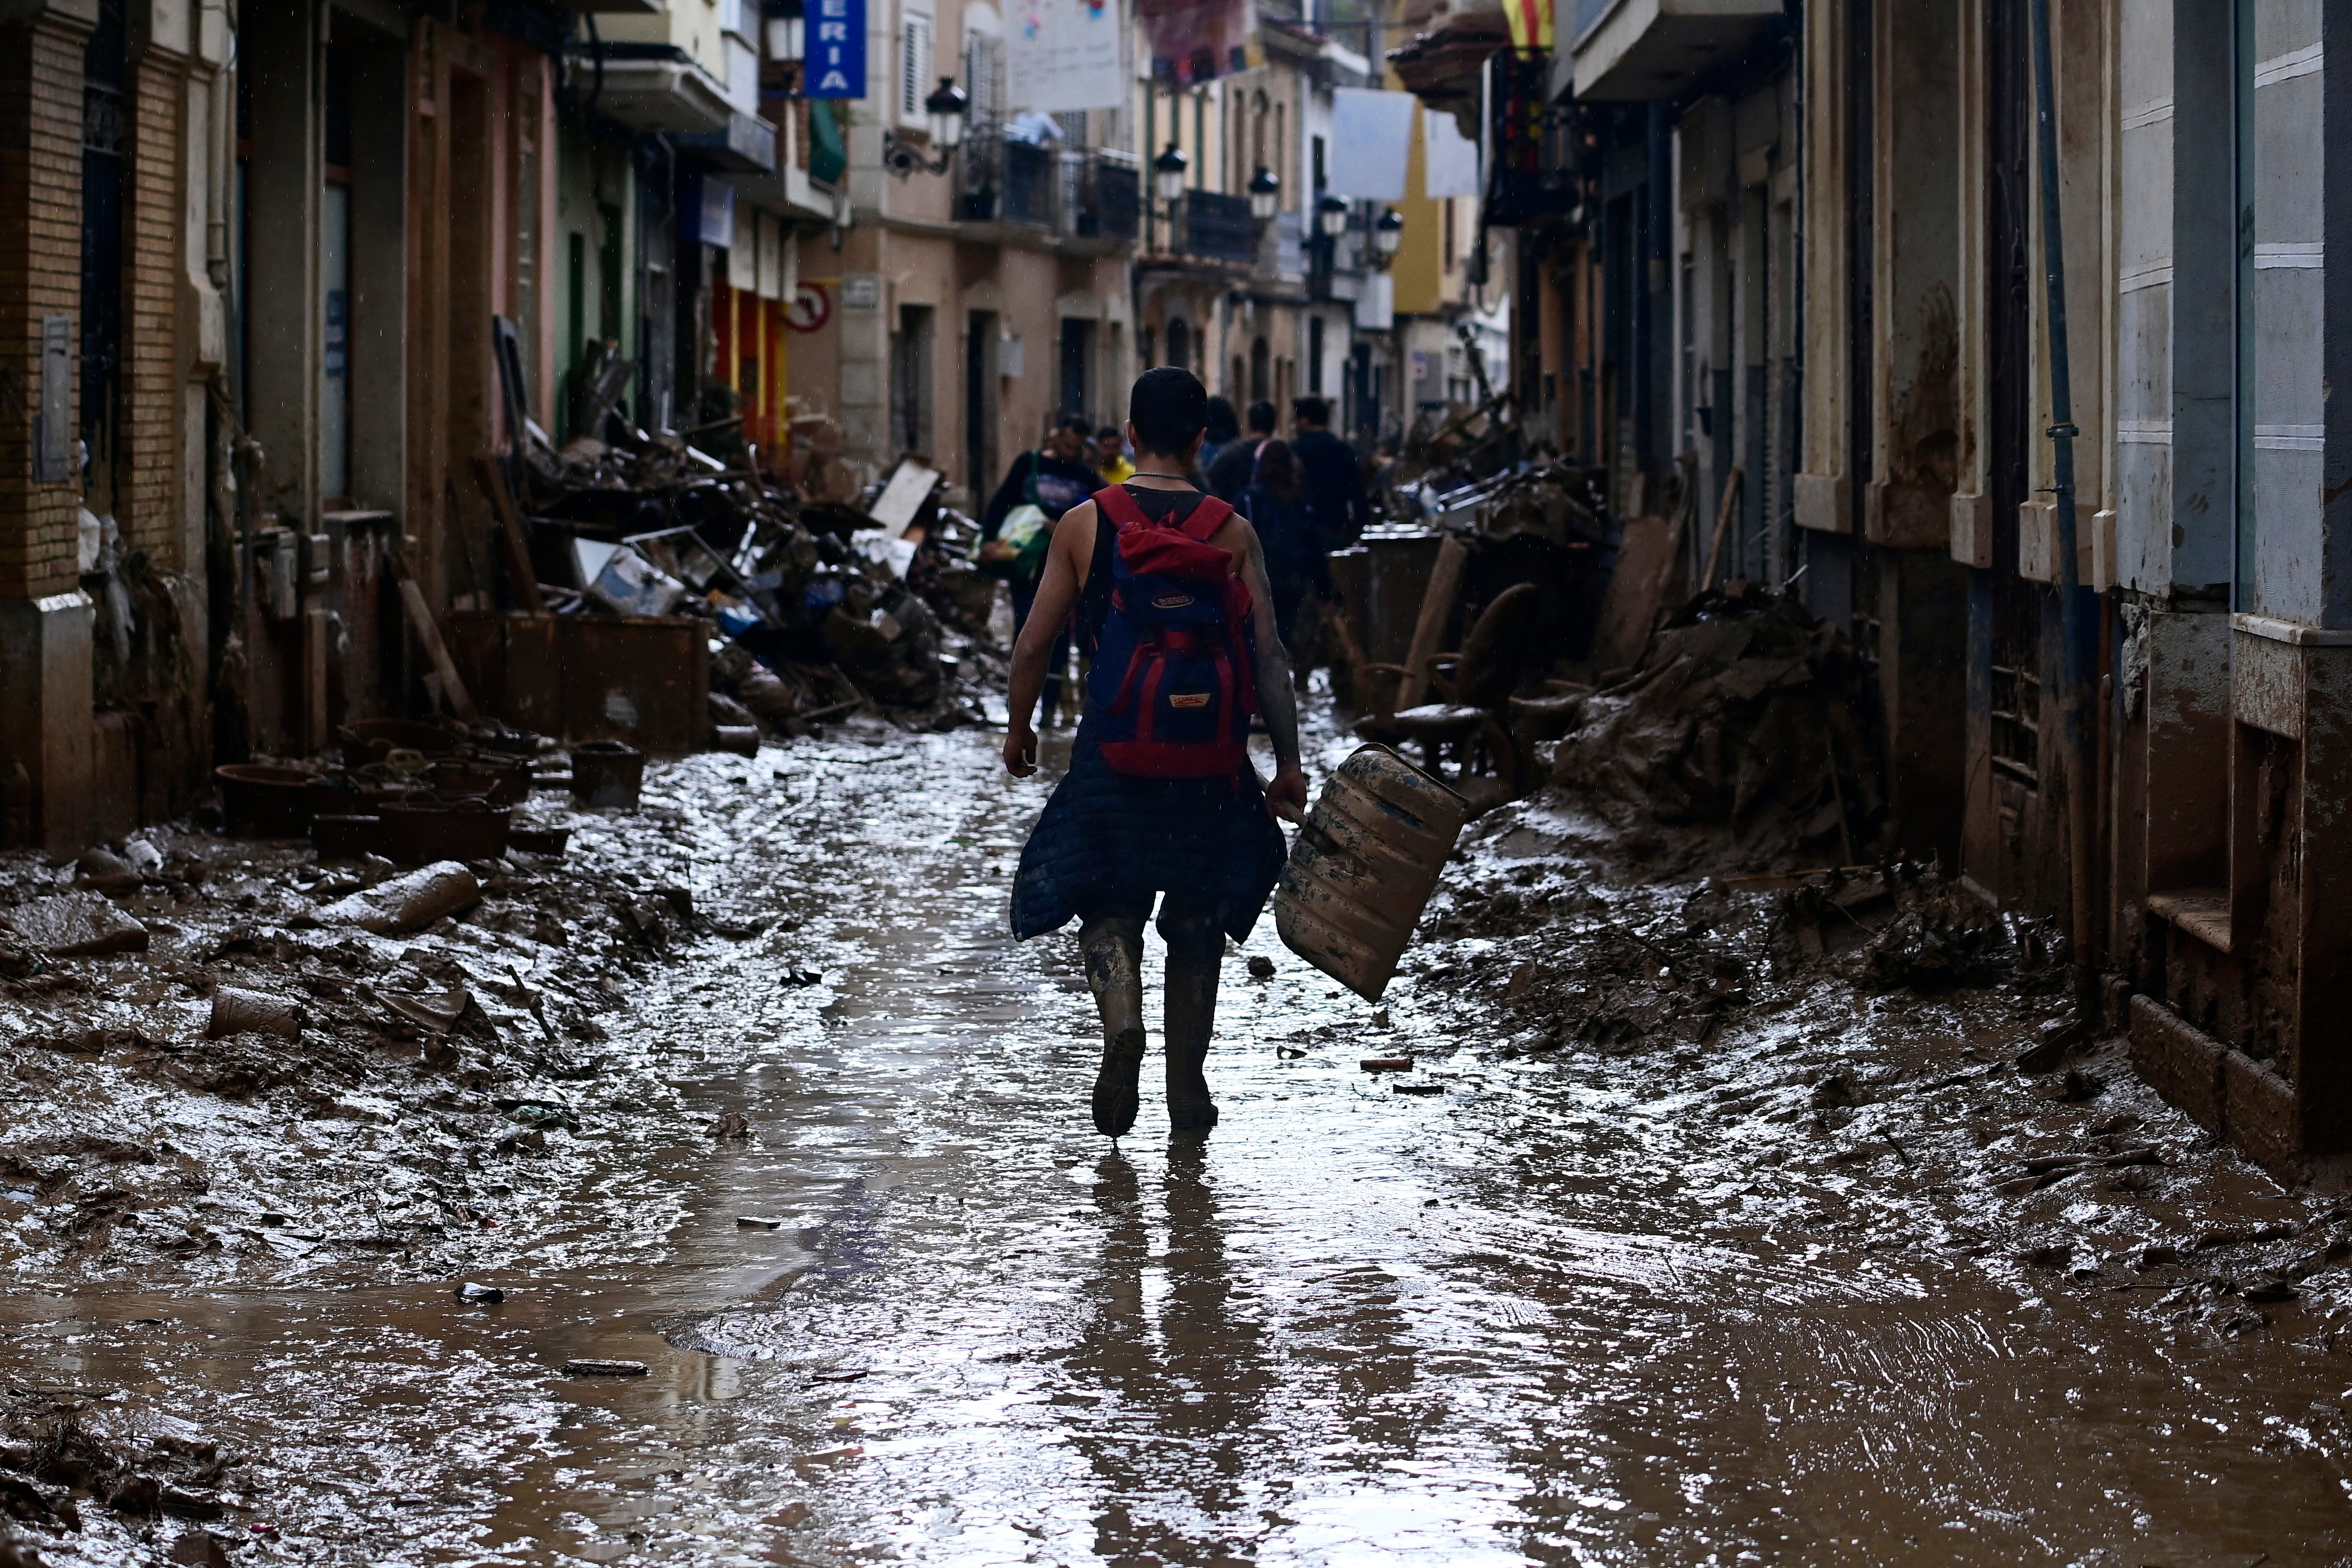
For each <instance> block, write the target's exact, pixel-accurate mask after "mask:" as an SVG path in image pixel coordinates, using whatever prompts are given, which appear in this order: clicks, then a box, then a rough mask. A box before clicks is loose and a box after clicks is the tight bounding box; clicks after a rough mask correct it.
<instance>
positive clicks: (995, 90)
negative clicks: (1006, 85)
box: [963, 33, 1003, 125]
mask: <svg viewBox="0 0 2352 1568" xmlns="http://www.w3.org/2000/svg"><path fill="white" fill-rule="evenodd" d="M996 51H997V41H996V40H995V39H994V38H992V37H988V36H987V35H986V34H983V33H974V34H971V36H970V37H967V38H966V39H965V40H964V46H963V90H964V92H965V94H966V95H967V96H968V97H969V98H970V99H971V110H970V112H971V122H972V123H973V124H975V125H993V124H994V123H996V121H998V120H1000V119H1002V118H1003V75H1002V73H1001V72H999V71H998V69H997V68H996V62H997V53H996Z"/></svg>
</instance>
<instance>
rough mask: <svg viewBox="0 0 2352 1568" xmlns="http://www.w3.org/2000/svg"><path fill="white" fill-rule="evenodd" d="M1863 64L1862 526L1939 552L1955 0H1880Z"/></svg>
mask: <svg viewBox="0 0 2352 1568" xmlns="http://www.w3.org/2000/svg"><path fill="white" fill-rule="evenodd" d="M1878 24H1879V33H1878V47H1877V48H1876V51H1875V65H1876V68H1877V74H1878V81H1877V91H1878V121H1879V144H1880V146H1881V147H1882V148H1884V149H1885V154H1884V155H1883V156H1881V157H1880V158H1879V159H1878V160H1877V161H1876V165H1875V177H1876V180H1877V193H1876V201H1875V204H1874V207H1875V211H1876V214H1877V232H1878V252H1877V258H1876V273H1875V280H1876V287H1877V300H1878V304H1877V309H1876V317H1877V320H1878V321H1880V322H1881V323H1882V335H1881V336H1880V339H1879V342H1878V348H1877V353H1876V356H1875V363H1874V370H1873V379H1874V398H1873V408H1874V411H1875V436H1874V441H1873V446H1874V448H1875V450H1876V453H1877V461H1876V464H1875V472H1874V474H1873V476H1872V478H1873V480H1874V487H1875V488H1874V492H1873V494H1872V496H1871V498H1870V500H1869V501H1868V503H1867V504H1866V507H1865V525H1866V528H1867V531H1868V534H1869V537H1870V539H1871V540H1872V542H1874V543H1880V544H1887V545H1893V546H1895V547H1897V548H1902V549H1939V550H1940V549H1943V548H1945V547H1946V546H1947V544H1948V541H1949V537H1950V528H1951V521H1950V519H1951V497H1952V491H1953V489H1954V487H1955V485H1956V483H1957V482H1958V475H1959V470H1960V464H1961V462H1962V460H1963V458H1964V453H1963V449H1962V447H1963V437H1962V434H1961V427H1960V418H1959V383H1958V371H1959V321H1958V310H1957V307H1956V303H1955V301H1956V299H1957V296H1958V289H1959V287H1960V221H1959V215H1960V206H1961V201H1960V188H1959V176H1960V157H1959V146H1960V137H1959V130H1960V104H1959V94H1960V77H1959V24H1960V7H1959V5H1958V0H1901V3H1899V4H1898V3H1895V0H1883V3H1882V4H1881V5H1880V6H1879V15H1878Z"/></svg>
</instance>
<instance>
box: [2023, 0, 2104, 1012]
mask: <svg viewBox="0 0 2352 1568" xmlns="http://www.w3.org/2000/svg"><path fill="white" fill-rule="evenodd" d="M2032 32H2033V98H2034V132H2035V135H2034V140H2035V141H2036V142H2037V143H2038V151H2039V153H2040V154H2041V158H2040V162H2041V168H2042V273H2043V277H2044V279H2045V281H2046V283H2047V286H2048V289H2049V323H2048V327H2049V335H2050V420H2051V423H2050V439H2051V443H2052V454H2051V487H2050V490H2051V495H2052V496H2053V499H2054V500H2055V501H2056V504H2057V512H2058V622H2059V627H2060V631H2059V637H2060V640H2061V642H2062V644H2063V646H2062V647H2061V648H2060V649H2059V670H2060V685H2061V690H2060V692H2059V699H2058V711H2059V720H2060V734H2061V736H2062V743H2063V755H2064V757H2065V764H2066V766H2065V773H2066V810H2067V817H2068V821H2069V826H2070V828H2071V831H2070V833H2069V835H2068V837H2069V839H2070V841H2071V842H2070V845H2069V850H2070V853H2069V857H2068V858H2069V861H2070V863H2071V882H2072V891H2073V895H2074V896H2073V904H2074V910H2073V914H2074V920H2073V922H2072V923H2073V932H2074V939H2073V947H2074V982H2075V990H2076V1000H2077V1002H2078V1003H2080V1004H2081V1005H2083V1006H2084V1009H2085V1011H2084V1022H2085V1023H2088V1022H2089V1021H2090V1019H2089V1014H2088V1007H2089V1005H2090V1003H2091V1001H2092V989H2091V987H2092V976H2093V974H2094V973H2095V971H2094V970H2093V967H2092V961H2091V949H2092V931H2093V925H2094V917H2093V913H2092V909H2091V902H2092V900H2091V886H2092V883H2091V857H2092V845H2091V837H2092V835H2091V794H2090V792H2091V790H2092V788H2093V787H2094V784H2095V769H2094V768H2093V766H2092V764H2091V761H2090V757H2089V750H2090V748H2089V746H2088V745H2087V743H2086V742H2087V741H2088V731H2087V728H2086V726H2085V723H2084V691H2083V686H2084V679H2085V675H2084V660H2083V605H2082V587H2083V584H2082V573H2081V570H2080V567H2079V564H2078V558H2077V556H2076V554H2075V551H2076V544H2077V540H2078V538H2079V534H2078V532H2077V530H2076V528H2075V521H2074V438H2075V437H2077V436H2078V435H2080V434H2081V432H2080V431H2079V430H2077V429H2076V428H2075V426H2074V397H2073V394H2072V390H2071V387H2070V384H2069V367H2068V359H2067V346H2066V247H2065V229H2064V227H2063V225H2062V223H2061V212H2060V203H2059V199H2058V112H2057V92H2056V89H2055V86H2054V83H2053V67H2052V61H2051V53H2050V0H2032Z"/></svg>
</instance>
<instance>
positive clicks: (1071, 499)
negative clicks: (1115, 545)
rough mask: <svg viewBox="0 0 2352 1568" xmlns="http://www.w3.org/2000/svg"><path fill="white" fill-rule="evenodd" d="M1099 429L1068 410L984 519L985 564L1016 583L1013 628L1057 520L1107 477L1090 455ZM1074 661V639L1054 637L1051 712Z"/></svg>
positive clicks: (1018, 463)
mask: <svg viewBox="0 0 2352 1568" xmlns="http://www.w3.org/2000/svg"><path fill="white" fill-rule="evenodd" d="M1093 436H1094V427H1093V426H1091V425H1089V424H1087V421H1086V419H1085V418H1084V417H1082V416H1078V415H1076V414H1066V415H1064V416H1062V418H1061V420H1060V422H1059V423H1057V424H1056V425H1055V426H1054V428H1053V429H1052V430H1050V431H1048V432H1047V433H1046V436H1045V445H1044V446H1042V447H1038V448H1037V449H1036V450H1035V451H1034V452H1024V453H1022V454H1021V456H1020V457H1018V458H1014V459H1013V467H1012V469H1011V470H1010V471H1009V472H1007V473H1006V474H1005V476H1004V482H1003V484H1001V485H999V486H997V487H996V494H995V495H994V496H992V498H990V500H989V503H988V510H987V512H986V513H985V514H983V515H982V518H981V520H980V569H981V570H982V572H985V573H987V574H989V575H990V576H992V577H999V578H1002V579H1003V581H1004V583H1005V584H1006V585H1007V586H1008V587H1010V588H1011V589H1012V590H1013V632H1014V634H1015V635H1018V634H1019V632H1020V630H1021V628H1022V627H1023V626H1026V625H1027V624H1028V622H1029V606H1030V604H1031V603H1032V602H1033V601H1034V599H1035V598H1036V597H1037V579H1038V578H1039V577H1041V576H1043V575H1044V574H1045V552H1046V550H1047V548H1048V547H1049V546H1050V545H1051V544H1052V543H1053V542H1054V525H1055V523H1057V522H1059V521H1062V514H1063V513H1064V512H1066V511H1067V510H1070V509H1071V508H1072V507H1074V506H1076V505H1077V504H1078V503H1079V502H1080V501H1082V500H1086V499H1087V497H1088V496H1090V495H1092V494H1093V493H1094V492H1095V490H1096V489H1097V488H1098V487H1099V486H1100V485H1101V484H1102V479H1101V478H1100V476H1098V475H1097V473H1096V472H1095V469H1094V466H1093V464H1091V463H1090V462H1089V461H1087V459H1088V458H1089V457H1090V456H1091V453H1090V452H1089V450H1088V447H1089V445H1090V443H1091V441H1092V438H1093ZM1069 662H1070V638H1069V635H1068V633H1066V632H1065V633H1063V634H1062V635H1061V636H1060V637H1056V638H1055V642H1054V650H1053V653H1052V656H1051V658H1050V659H1049V660H1048V663H1047V665H1046V672H1045V673H1046V679H1045V713H1046V714H1047V716H1048V718H1049V719H1050V717H1051V715H1052V714H1053V713H1054V711H1055V709H1056V708H1057V707H1058V706H1059V705H1060V701H1061V695H1062V672H1063V671H1064V670H1065V669H1066V668H1068V667H1069Z"/></svg>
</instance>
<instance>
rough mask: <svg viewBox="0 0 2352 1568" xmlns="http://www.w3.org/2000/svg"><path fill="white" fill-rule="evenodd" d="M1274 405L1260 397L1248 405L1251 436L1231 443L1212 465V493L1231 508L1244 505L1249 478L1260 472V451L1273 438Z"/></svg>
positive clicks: (1210, 480)
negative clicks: (1258, 467)
mask: <svg viewBox="0 0 2352 1568" xmlns="http://www.w3.org/2000/svg"><path fill="white" fill-rule="evenodd" d="M1274 426H1275V413H1274V405H1273V404H1271V403H1268V402H1266V401H1265V399H1263V398H1261V399H1259V400H1258V401H1257V402H1255V403H1253V404H1251V405H1249V434H1248V435H1247V436H1245V437H1243V438H1242V439H1240V440H1238V441H1229V442H1227V443H1226V444H1225V446H1224V447H1223V449H1222V450H1220V451H1219V452H1218V453H1217V458H1216V461H1215V462H1213V463H1212V464H1210V465H1209V493H1210V494H1212V495H1213V496H1215V497H1216V498H1217V499H1218V500H1221V501H1223V502H1225V503H1226V504H1227V505H1228V506H1237V505H1239V504H1240V503H1241V499H1242V492H1243V491H1244V490H1246V489H1249V482H1250V476H1251V475H1252V474H1253V473H1255V472H1256V471H1257V449H1258V448H1259V447H1263V446H1265V444H1266V442H1268V441H1270V440H1272V439H1273V438H1274Z"/></svg>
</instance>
